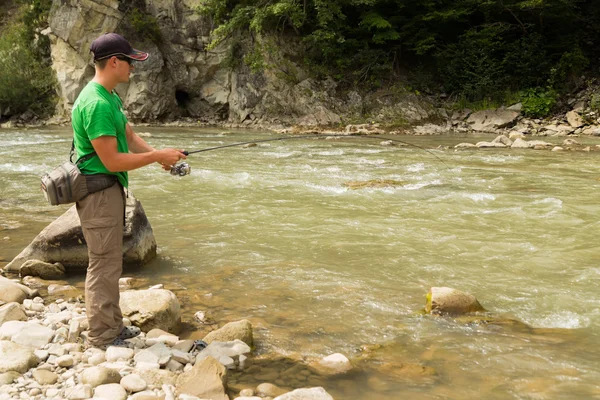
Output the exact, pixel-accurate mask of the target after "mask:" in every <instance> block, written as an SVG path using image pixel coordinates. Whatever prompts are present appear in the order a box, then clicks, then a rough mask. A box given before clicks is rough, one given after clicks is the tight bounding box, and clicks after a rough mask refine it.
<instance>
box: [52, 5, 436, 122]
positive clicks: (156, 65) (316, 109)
mask: <svg viewBox="0 0 600 400" xmlns="http://www.w3.org/2000/svg"><path fill="white" fill-rule="evenodd" d="M128 3H130V2H125V1H123V2H119V1H117V0H54V3H53V6H52V10H51V12H50V17H49V28H48V29H46V30H45V31H44V32H43V33H44V34H46V35H48V36H49V37H50V39H51V42H52V49H51V51H52V62H53V69H54V71H55V72H56V75H57V78H58V82H59V96H60V103H59V106H58V109H57V113H58V115H59V116H64V117H66V118H68V116H69V113H70V110H71V106H72V104H73V102H74V101H75V99H76V97H77V95H78V94H79V92H80V91H81V89H82V88H83V87H84V86H85V84H86V83H87V82H88V81H89V80H90V79H91V78H92V76H93V74H94V69H93V63H92V57H91V53H90V52H89V46H90V44H91V42H92V41H93V40H94V39H95V38H96V37H98V36H100V35H101V34H102V33H105V32H118V33H122V34H123V35H124V36H126V37H128V39H131V37H130V36H129V35H127V32H126V31H127V27H126V22H125V21H126V19H125V17H126V13H127V12H130V11H131V9H128V7H131V6H128V5H127V4H128ZM198 5H199V1H198V0H182V1H181V0H180V1H176V0H145V1H144V6H145V9H146V10H145V11H146V12H147V13H148V14H150V15H151V16H152V18H153V19H155V20H156V21H157V23H158V27H159V30H160V36H161V40H158V41H155V42H156V43H154V42H151V41H149V40H145V41H143V42H139V41H136V40H135V39H132V40H130V41H131V42H132V45H133V46H134V47H135V48H139V49H141V50H144V51H147V52H149V53H150V54H151V56H150V58H149V60H148V61H146V62H141V63H136V64H135V72H134V74H133V75H132V77H131V80H130V83H129V84H127V85H121V86H119V87H118V88H117V91H118V92H119V94H120V95H121V97H122V98H123V100H124V103H125V105H126V111H127V112H128V114H129V117H130V119H132V120H138V121H140V120H141V121H165V120H170V119H175V118H181V117H191V118H194V119H196V120H199V121H202V122H205V123H217V124H228V125H232V126H270V127H273V126H278V125H280V126H285V125H304V126H312V125H338V124H340V123H343V122H348V121H350V120H352V119H355V118H356V117H359V116H363V115H364V109H365V104H366V103H367V102H368V99H365V98H363V97H362V96H361V95H359V94H358V93H357V92H350V93H345V94H343V95H342V94H340V93H338V91H337V88H336V84H335V83H334V82H333V81H331V80H325V81H315V80H314V79H311V78H308V77H307V74H306V73H305V72H304V71H302V70H301V68H300V67H299V66H298V65H296V64H294V63H293V62H291V61H290V59H289V58H285V57H280V56H278V55H270V57H271V58H272V59H270V60H267V61H268V65H269V67H268V68H264V69H263V70H261V72H258V73H253V72H251V71H250V69H249V68H248V67H247V66H246V65H245V64H244V63H243V62H231V61H232V60H231V54H232V52H231V49H230V48H229V47H230V44H228V43H223V44H222V45H221V46H220V47H219V48H217V49H215V50H211V51H206V50H205V48H206V45H207V44H208V42H209V41H210V38H209V33H210V29H211V25H210V21H207V20H205V19H204V18H202V17H201V16H200V15H198V14H197V13H196V12H195V11H194V8H195V7H196V6H198ZM134 36H135V35H134ZM258 40H266V39H261V38H259V39H258ZM277 46H279V47H278V48H279V49H282V51H286V50H285V47H286V44H285V43H277ZM277 46H276V47H277ZM287 47H288V50H287V51H290V52H292V51H293V46H290V44H289V43H288V44H287ZM278 54H280V53H278ZM290 71H291V72H290ZM374 103H376V105H377V108H378V111H377V113H376V114H375V117H374V120H375V121H376V120H378V119H380V118H379V117H381V118H384V119H387V120H389V119H390V118H391V119H395V120H400V121H402V122H407V123H410V122H416V121H419V120H422V119H424V118H427V117H428V116H430V115H431V112H432V110H431V107H430V106H428V105H427V104H423V103H421V102H420V101H418V100H417V99H415V98H412V99H411V98H407V99H404V100H403V103H402V104H397V103H386V102H385V101H381V100H380V99H378V100H376V101H375V102H374Z"/></svg>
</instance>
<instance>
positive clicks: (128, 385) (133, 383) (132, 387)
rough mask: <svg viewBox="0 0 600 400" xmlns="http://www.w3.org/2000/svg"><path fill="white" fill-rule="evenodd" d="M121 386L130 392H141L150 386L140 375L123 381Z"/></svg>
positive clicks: (126, 377)
mask: <svg viewBox="0 0 600 400" xmlns="http://www.w3.org/2000/svg"><path fill="white" fill-rule="evenodd" d="M121 386H123V387H124V388H125V390H128V391H130V392H134V393H135V392H141V391H142V390H145V389H146V387H147V386H148V385H147V384H146V381H144V380H143V379H142V378H141V377H140V376H139V375H138V374H130V375H127V376H124V377H123V379H121Z"/></svg>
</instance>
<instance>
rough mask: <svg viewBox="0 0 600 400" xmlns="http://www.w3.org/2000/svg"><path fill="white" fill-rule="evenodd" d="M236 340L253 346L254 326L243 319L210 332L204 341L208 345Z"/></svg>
mask: <svg viewBox="0 0 600 400" xmlns="http://www.w3.org/2000/svg"><path fill="white" fill-rule="evenodd" d="M235 339H239V340H241V341H242V342H244V343H246V344H247V345H248V346H252V324H251V323H250V321H248V320H247V319H243V320H241V321H235V322H230V323H228V324H225V325H224V326H223V327H222V328H219V329H217V330H215V331H212V332H210V333H209V334H208V335H206V337H205V338H204V339H203V340H204V341H205V342H206V343H212V342H231V341H233V340H235Z"/></svg>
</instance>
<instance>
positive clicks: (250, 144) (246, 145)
mask: <svg viewBox="0 0 600 400" xmlns="http://www.w3.org/2000/svg"><path fill="white" fill-rule="evenodd" d="M256 146H258V145H257V144H256V143H246V144H245V145H243V146H242V148H244V149H248V148H250V147H256Z"/></svg>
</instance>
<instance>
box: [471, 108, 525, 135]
mask: <svg viewBox="0 0 600 400" xmlns="http://www.w3.org/2000/svg"><path fill="white" fill-rule="evenodd" d="M518 117H519V113H518V112H517V111H511V110H501V109H498V110H483V111H477V112H475V113H473V114H471V115H470V116H469V118H468V119H467V123H468V124H470V125H471V128H472V129H473V130H475V131H482V132H493V131H495V130H496V129H498V128H506V127H509V126H512V125H514V124H515V122H516V120H517V118H518Z"/></svg>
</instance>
